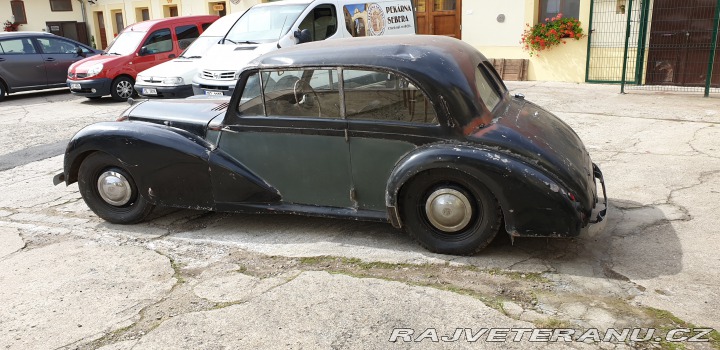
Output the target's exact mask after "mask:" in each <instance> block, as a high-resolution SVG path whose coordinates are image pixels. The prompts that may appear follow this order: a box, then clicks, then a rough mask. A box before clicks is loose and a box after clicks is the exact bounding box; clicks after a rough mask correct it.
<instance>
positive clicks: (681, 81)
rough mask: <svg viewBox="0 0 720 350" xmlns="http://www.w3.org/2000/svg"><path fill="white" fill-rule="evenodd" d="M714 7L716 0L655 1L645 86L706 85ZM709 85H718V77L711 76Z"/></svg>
mask: <svg viewBox="0 0 720 350" xmlns="http://www.w3.org/2000/svg"><path fill="white" fill-rule="evenodd" d="M716 6H717V5H716V0H656V1H655V3H654V6H653V14H652V24H651V28H650V44H649V48H648V66H647V78H646V84H647V85H678V86H696V87H698V86H705V83H706V79H707V71H708V64H709V60H710V52H711V47H712V46H711V45H712V33H713V24H714V15H715V7H716ZM719 51H720V50H719ZM717 55H720V52H718V53H717V54H716V57H720V56H717ZM717 69H720V59H717V58H716V61H715V71H717ZM712 85H713V86H715V87H717V86H719V85H720V75H714V77H713V79H712Z"/></svg>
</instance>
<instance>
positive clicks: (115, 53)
mask: <svg viewBox="0 0 720 350" xmlns="http://www.w3.org/2000/svg"><path fill="white" fill-rule="evenodd" d="M107 54H108V55H116V56H122V55H121V54H119V53H117V52H108V53H107Z"/></svg>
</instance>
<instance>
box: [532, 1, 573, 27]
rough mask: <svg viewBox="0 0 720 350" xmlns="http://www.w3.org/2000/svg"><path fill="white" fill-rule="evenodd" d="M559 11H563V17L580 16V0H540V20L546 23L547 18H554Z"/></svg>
mask: <svg viewBox="0 0 720 350" xmlns="http://www.w3.org/2000/svg"><path fill="white" fill-rule="evenodd" d="M558 13H562V15H563V17H572V18H578V17H579V16H580V0H540V9H539V11H538V22H540V23H544V22H545V19H546V18H553V17H555V16H557V15H558Z"/></svg>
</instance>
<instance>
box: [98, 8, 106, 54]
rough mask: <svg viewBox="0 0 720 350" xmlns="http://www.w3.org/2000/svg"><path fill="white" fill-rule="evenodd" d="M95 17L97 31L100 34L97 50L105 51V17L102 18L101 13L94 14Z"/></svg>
mask: <svg viewBox="0 0 720 350" xmlns="http://www.w3.org/2000/svg"><path fill="white" fill-rule="evenodd" d="M95 16H96V17H97V22H98V31H99V32H100V33H99V34H100V38H99V39H100V47H98V49H100V50H105V48H106V47H107V45H108V43H107V33H106V32H105V16H103V13H102V12H95Z"/></svg>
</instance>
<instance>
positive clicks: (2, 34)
mask: <svg viewBox="0 0 720 350" xmlns="http://www.w3.org/2000/svg"><path fill="white" fill-rule="evenodd" d="M13 35H16V36H28V35H55V34H53V33H48V32H40V31H22V32H0V36H13Z"/></svg>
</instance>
